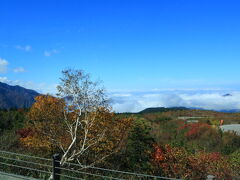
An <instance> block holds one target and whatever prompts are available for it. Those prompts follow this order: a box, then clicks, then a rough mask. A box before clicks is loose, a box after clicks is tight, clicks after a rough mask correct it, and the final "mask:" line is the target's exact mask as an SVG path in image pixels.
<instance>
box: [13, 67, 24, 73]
mask: <svg viewBox="0 0 240 180" xmlns="http://www.w3.org/2000/svg"><path fill="white" fill-rule="evenodd" d="M25 71H26V70H25V69H24V68H23V67H18V68H15V69H14V70H13V72H15V73H21V72H25Z"/></svg>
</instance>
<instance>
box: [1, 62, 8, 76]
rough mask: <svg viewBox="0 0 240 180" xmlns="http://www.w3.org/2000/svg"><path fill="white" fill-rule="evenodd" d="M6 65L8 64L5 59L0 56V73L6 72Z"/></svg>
mask: <svg viewBox="0 0 240 180" xmlns="http://www.w3.org/2000/svg"><path fill="white" fill-rule="evenodd" d="M7 66H8V62H7V60H5V59H2V58H0V73H6V72H7Z"/></svg>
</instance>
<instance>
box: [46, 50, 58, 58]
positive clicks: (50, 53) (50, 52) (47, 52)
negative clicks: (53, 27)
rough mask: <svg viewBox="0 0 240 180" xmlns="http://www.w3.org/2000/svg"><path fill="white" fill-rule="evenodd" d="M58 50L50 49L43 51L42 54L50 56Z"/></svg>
mask: <svg viewBox="0 0 240 180" xmlns="http://www.w3.org/2000/svg"><path fill="white" fill-rule="evenodd" d="M58 52H59V51H58V50H56V49H53V50H50V51H44V53H43V54H44V56H47V57H49V56H52V55H53V54H57V53H58Z"/></svg>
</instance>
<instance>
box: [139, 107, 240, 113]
mask: <svg viewBox="0 0 240 180" xmlns="http://www.w3.org/2000/svg"><path fill="white" fill-rule="evenodd" d="M191 109H197V110H210V111H216V112H225V113H238V112H240V109H222V110H214V109H203V108H194V107H190V108H186V107H150V108H146V109H144V110H142V111H140V112H138V113H140V114H144V113H156V112H167V111H177V110H191Z"/></svg>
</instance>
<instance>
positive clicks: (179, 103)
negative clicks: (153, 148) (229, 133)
mask: <svg viewBox="0 0 240 180" xmlns="http://www.w3.org/2000/svg"><path fill="white" fill-rule="evenodd" d="M226 94H228V96H224V95H226ZM109 96H110V100H111V105H112V107H113V110H114V111H115V112H139V111H141V110H143V109H145V108H149V107H188V108H202V109H209V110H218V111H221V110H232V109H240V91H232V90H209V89H204V90H195V89H188V90H152V91H129V92H111V93H110V94H109Z"/></svg>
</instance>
